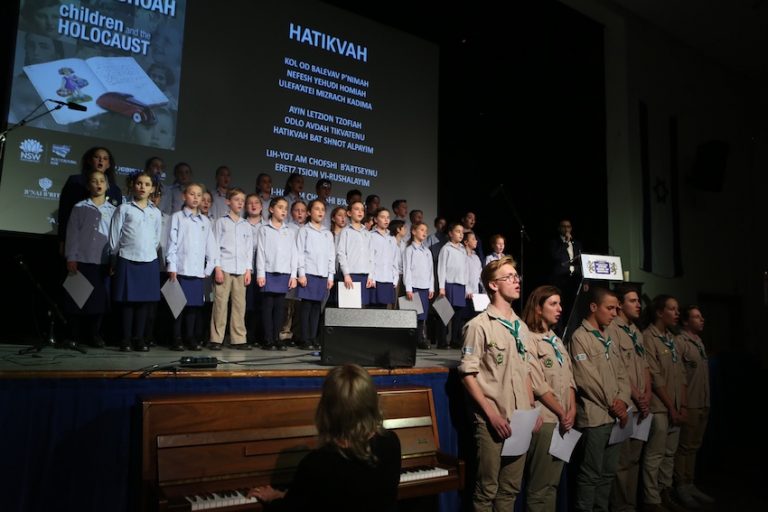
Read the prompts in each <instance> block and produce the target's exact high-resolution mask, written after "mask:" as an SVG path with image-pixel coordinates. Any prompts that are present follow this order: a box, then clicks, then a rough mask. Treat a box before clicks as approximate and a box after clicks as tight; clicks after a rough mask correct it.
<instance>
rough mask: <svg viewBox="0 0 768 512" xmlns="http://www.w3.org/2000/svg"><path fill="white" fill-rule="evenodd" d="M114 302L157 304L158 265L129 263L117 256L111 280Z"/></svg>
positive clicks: (158, 296)
mask: <svg viewBox="0 0 768 512" xmlns="http://www.w3.org/2000/svg"><path fill="white" fill-rule="evenodd" d="M112 300H114V301H116V302H157V301H159V300H160V265H159V264H158V262H157V258H155V259H154V260H152V261H147V262H144V261H130V260H126V259H125V258H121V257H119V256H118V258H117V265H116V266H115V276H114V278H113V280H112Z"/></svg>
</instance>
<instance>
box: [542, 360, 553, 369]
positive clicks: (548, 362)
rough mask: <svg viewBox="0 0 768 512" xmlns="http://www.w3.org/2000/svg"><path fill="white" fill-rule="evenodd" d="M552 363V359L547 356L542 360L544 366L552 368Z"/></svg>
mask: <svg viewBox="0 0 768 512" xmlns="http://www.w3.org/2000/svg"><path fill="white" fill-rule="evenodd" d="M553 364H554V363H553V362H552V360H551V359H549V358H547V359H546V360H544V366H545V367H547V368H552V365H553Z"/></svg>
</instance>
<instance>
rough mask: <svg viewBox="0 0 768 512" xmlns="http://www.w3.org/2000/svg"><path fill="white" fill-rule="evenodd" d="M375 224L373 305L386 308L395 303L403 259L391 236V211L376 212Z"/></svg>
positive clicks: (373, 240) (372, 241)
mask: <svg viewBox="0 0 768 512" xmlns="http://www.w3.org/2000/svg"><path fill="white" fill-rule="evenodd" d="M374 222H375V223H376V229H374V230H373V231H371V250H372V251H373V280H374V281H375V282H376V287H375V288H372V289H371V305H372V306H373V307H378V308H386V307H387V306H391V305H393V304H394V303H395V288H396V287H397V279H398V277H399V273H400V271H399V266H398V260H400V259H402V257H401V255H400V248H399V247H398V246H397V242H396V241H395V238H394V237H393V236H392V235H390V234H389V210H387V209H386V208H379V209H378V210H376V212H375V214H374Z"/></svg>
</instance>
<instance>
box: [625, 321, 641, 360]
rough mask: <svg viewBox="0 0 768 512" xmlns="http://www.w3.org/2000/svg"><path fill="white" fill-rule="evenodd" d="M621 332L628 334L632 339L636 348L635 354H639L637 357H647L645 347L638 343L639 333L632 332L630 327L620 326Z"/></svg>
mask: <svg viewBox="0 0 768 512" xmlns="http://www.w3.org/2000/svg"><path fill="white" fill-rule="evenodd" d="M619 327H621V330H622V331H624V332H625V333H627V336H629V337H630V339H631V340H632V345H633V346H634V347H635V352H637V355H639V356H640V357H642V356H644V355H645V347H643V346H642V345H641V344H639V343H638V342H637V333H636V332H634V331H632V329H630V328H629V326H628V325H620V326H619Z"/></svg>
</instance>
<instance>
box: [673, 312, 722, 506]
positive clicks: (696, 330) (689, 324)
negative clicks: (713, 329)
mask: <svg viewBox="0 0 768 512" xmlns="http://www.w3.org/2000/svg"><path fill="white" fill-rule="evenodd" d="M681 322H682V325H683V330H682V332H681V333H680V335H679V336H678V337H677V338H676V340H675V341H676V342H677V346H678V347H679V349H680V355H681V358H682V360H683V365H684V366H685V376H686V381H687V382H688V389H687V391H688V421H687V422H686V423H684V424H683V427H682V428H681V430H680V445H679V446H678V447H677V455H676V456H675V470H674V480H675V486H676V495H677V499H678V500H680V502H681V503H682V504H683V505H684V506H685V507H686V508H698V506H699V504H709V503H713V502H714V500H713V499H712V497H711V496H708V495H706V494H704V493H703V492H701V491H700V490H699V489H697V488H696V486H695V485H694V484H693V477H694V474H693V473H694V470H695V469H696V452H698V451H699V448H701V443H702V441H703V440H704V431H705V430H706V429H707V419H708V418H709V361H708V358H707V351H706V349H705V348H704V343H702V341H701V333H702V331H703V330H704V317H703V316H702V314H701V310H700V309H699V308H698V307H697V306H688V307H687V308H685V309H684V310H683V313H682V316H681Z"/></svg>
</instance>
